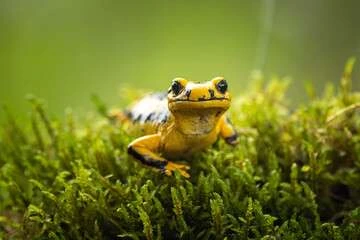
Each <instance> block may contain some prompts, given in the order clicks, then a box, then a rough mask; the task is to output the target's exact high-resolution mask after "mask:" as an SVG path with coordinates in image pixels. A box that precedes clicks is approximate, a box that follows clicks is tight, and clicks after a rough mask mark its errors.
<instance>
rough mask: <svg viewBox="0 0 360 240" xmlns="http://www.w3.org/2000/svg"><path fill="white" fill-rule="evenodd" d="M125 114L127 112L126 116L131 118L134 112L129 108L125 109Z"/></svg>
mask: <svg viewBox="0 0 360 240" xmlns="http://www.w3.org/2000/svg"><path fill="white" fill-rule="evenodd" d="M124 114H125V116H126V117H127V118H129V119H132V117H133V114H132V112H131V111H129V110H125V111H124Z"/></svg>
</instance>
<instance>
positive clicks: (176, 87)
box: [171, 81, 183, 95]
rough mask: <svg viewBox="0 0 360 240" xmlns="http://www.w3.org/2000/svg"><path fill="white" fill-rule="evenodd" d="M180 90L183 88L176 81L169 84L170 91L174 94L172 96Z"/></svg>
mask: <svg viewBox="0 0 360 240" xmlns="http://www.w3.org/2000/svg"><path fill="white" fill-rule="evenodd" d="M182 89H183V86H182V85H181V83H179V82H178V81H173V83H172V84H171V91H172V92H173V93H174V95H178V94H179V93H180V92H181V90H182Z"/></svg>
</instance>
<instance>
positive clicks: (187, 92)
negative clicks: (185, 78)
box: [185, 89, 191, 99]
mask: <svg viewBox="0 0 360 240" xmlns="http://www.w3.org/2000/svg"><path fill="white" fill-rule="evenodd" d="M190 94H191V90H190V89H187V90H186V92H185V96H186V97H187V98H188V99H189V97H190Z"/></svg>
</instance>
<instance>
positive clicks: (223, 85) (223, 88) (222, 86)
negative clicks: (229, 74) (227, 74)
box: [216, 79, 228, 94]
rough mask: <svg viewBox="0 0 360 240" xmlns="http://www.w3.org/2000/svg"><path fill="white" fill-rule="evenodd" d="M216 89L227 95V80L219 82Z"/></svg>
mask: <svg viewBox="0 0 360 240" xmlns="http://www.w3.org/2000/svg"><path fill="white" fill-rule="evenodd" d="M216 88H217V90H219V92H221V93H222V94H224V93H226V91H227V89H228V84H227V82H226V80H225V79H223V80H221V81H220V82H218V83H217V84H216Z"/></svg>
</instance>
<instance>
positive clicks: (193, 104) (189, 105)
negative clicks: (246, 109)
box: [169, 98, 230, 110]
mask: <svg viewBox="0 0 360 240" xmlns="http://www.w3.org/2000/svg"><path fill="white" fill-rule="evenodd" d="M229 107H230V99H228V98H211V99H199V100H188V99H177V100H172V101H169V109H170V110H181V109H182V110H186V109H189V110H191V109H209V108H220V109H228V108H229Z"/></svg>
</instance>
